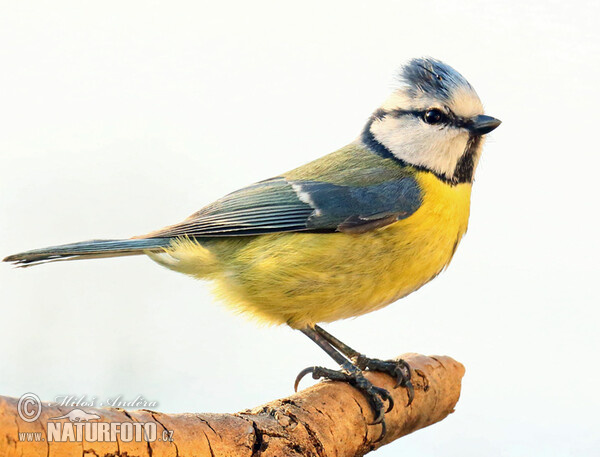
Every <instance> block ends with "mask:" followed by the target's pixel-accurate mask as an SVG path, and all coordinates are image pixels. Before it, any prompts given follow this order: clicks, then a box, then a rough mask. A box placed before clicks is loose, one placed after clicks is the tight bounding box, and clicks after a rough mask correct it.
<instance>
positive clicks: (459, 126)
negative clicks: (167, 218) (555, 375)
mask: <svg viewBox="0 0 600 457" xmlns="http://www.w3.org/2000/svg"><path fill="white" fill-rule="evenodd" d="M398 82H399V85H398V87H397V89H396V90H394V91H393V93H392V94H391V95H390V96H389V97H388V98H387V99H386V100H385V101H384V103H383V104H382V105H381V106H380V107H379V108H378V109H377V110H376V111H375V112H374V113H373V114H372V115H371V117H370V118H369V119H368V121H367V123H366V125H365V126H364V129H363V130H362V133H361V134H360V135H359V137H358V138H357V139H356V140H354V141H353V142H351V143H350V144H348V145H347V146H344V147H342V148H341V149H339V150H337V151H335V152H333V153H331V154H329V155H326V156H324V157H321V158H319V159H317V160H315V161H313V162H310V163H308V164H306V165H303V166H301V167H299V168H296V169H294V170H292V171H288V172H287V173H283V174H281V175H279V176H277V177H274V178H271V179H267V180H265V181H260V182H258V183H256V184H252V185H250V186H247V187H244V188H242V189H240V190H237V191H235V192H233V193H231V194H229V195H226V196H225V197H223V198H221V199H220V200H217V201H216V202H214V203H212V204H210V205H208V206H205V207H204V208H203V209H201V210H200V211H198V212H197V213H194V214H192V215H191V216H190V217H188V218H187V219H185V220H184V221H182V222H180V223H178V224H175V225H171V226H168V227H166V228H163V229H160V230H157V231H155V232H152V233H149V234H147V235H142V236H136V237H133V238H131V239H126V240H93V241H84V242H79V243H73V244H66V245H62V246H53V247H49V248H44V249H36V250H32V251H27V252H23V253H20V254H15V255H11V256H8V257H6V258H5V259H4V261H5V262H14V263H16V264H17V265H19V266H30V265H37V264H40V263H44V262H52V261H56V260H75V259H90V258H99V257H115V256H127V255H142V254H143V255H147V256H149V257H150V258H151V259H152V260H154V261H155V262H157V263H159V264H160V265H163V266H165V267H167V268H169V269H171V270H174V271H177V272H181V273H185V274H187V275H190V276H193V277H195V278H200V279H206V280H209V281H211V282H212V284H213V286H214V290H215V292H216V294H217V295H218V296H219V297H221V298H222V299H223V300H224V301H225V302H226V303H227V304H229V306H231V307H233V309H235V310H237V311H240V312H243V313H245V314H247V315H249V316H252V317H254V318H257V319H259V320H261V321H263V322H267V323H272V324H287V325H289V326H290V327H292V328H294V329H299V330H300V331H302V332H303V333H305V334H306V335H307V336H308V337H309V338H310V339H312V340H313V341H314V342H315V343H317V344H318V345H319V346H320V347H321V348H322V349H324V350H325V351H326V352H327V353H328V354H329V355H330V356H331V357H332V358H333V359H334V360H335V361H336V362H337V363H338V364H339V365H340V367H341V370H339V371H336V370H330V369H327V368H323V367H311V368H309V369H307V370H304V371H303V372H302V373H301V375H303V374H306V373H308V372H312V374H313V377H315V378H318V377H323V378H329V379H337V380H345V381H348V382H350V383H351V384H352V385H354V386H356V387H357V388H359V389H360V390H361V391H362V392H363V393H364V395H365V396H366V397H367V398H368V399H369V401H370V404H371V406H372V408H373V410H374V414H375V421H374V423H383V419H384V411H385V408H384V404H385V402H386V401H390V400H391V397H390V396H389V393H388V392H386V391H385V390H383V389H380V388H376V387H374V386H373V385H372V384H371V383H370V382H369V381H368V380H367V379H366V378H364V376H363V371H364V370H369V369H370V370H379V371H384V372H388V373H390V374H392V375H393V376H395V377H396V378H397V381H398V385H401V386H405V387H407V392H408V393H407V395H408V401H409V402H410V400H411V398H412V384H411V382H410V373H411V372H410V367H408V365H407V364H406V363H405V362H403V361H402V360H400V361H382V360H378V359H370V358H367V357H365V356H363V355H361V354H360V353H358V352H357V351H355V350H354V349H352V348H350V347H349V346H347V345H345V344H344V343H342V342H341V341H339V340H338V339H336V338H335V337H333V336H332V335H330V334H329V333H327V332H326V331H325V330H324V329H323V328H321V327H320V326H319V325H317V324H318V323H321V322H331V321H335V320H338V319H344V318H348V317H352V316H358V315H361V314H364V313H368V312H371V311H374V310H377V309H379V308H381V307H383V306H386V305H388V304H390V303H392V302H395V301H396V300H398V299H399V298H402V297H404V296H406V295H408V294H410V293H411V292H413V291H415V290H417V289H418V288H420V287H421V286H422V285H424V284H425V283H427V282H429V281H431V280H432V279H433V278H435V277H436V276H437V275H438V274H439V273H440V272H441V271H442V270H443V269H444V268H445V267H446V266H447V265H448V263H449V262H450V260H451V259H452V256H453V254H454V252H455V250H456V248H457V246H458V244H459V242H460V240H461V239H462V237H463V235H464V234H465V232H466V230H467V223H468V219H469V206H470V197H471V187H472V184H473V176H474V173H475V169H476V167H477V163H478V162H479V158H480V156H481V151H482V146H483V142H484V135H486V134H487V133H489V132H491V131H492V130H494V129H495V128H496V127H498V126H499V125H500V121H499V120H498V119H495V118H493V117H490V116H487V115H485V114H483V106H482V104H481V101H480V99H479V97H478V95H477V94H476V92H475V90H474V89H473V87H472V86H471V85H470V84H469V82H468V81H467V80H466V79H465V78H464V77H463V76H462V75H460V74H459V73H458V72H457V71H455V70H454V69H453V68H451V67H450V66H448V65H446V64H444V63H442V62H440V61H438V60H435V59H431V58H419V59H413V60H411V61H410V62H409V63H407V64H406V65H405V66H403V67H402V69H401V70H400V72H399V77H398ZM298 380H299V378H298V379H297V380H296V384H297V382H298ZM382 434H383V433H382Z"/></svg>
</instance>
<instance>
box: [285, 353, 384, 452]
mask: <svg viewBox="0 0 600 457" xmlns="http://www.w3.org/2000/svg"><path fill="white" fill-rule="evenodd" d="M308 373H312V377H313V378H314V379H320V378H324V379H329V380H331V381H342V382H347V383H348V384H350V385H351V386H353V387H355V388H356V389H358V390H359V391H360V392H361V393H362V394H363V396H364V397H365V398H366V399H367V401H368V402H369V406H370V407H371V410H372V412H373V416H374V418H373V421H371V422H369V425H377V424H381V427H382V428H381V434H380V435H379V438H378V439H377V440H376V441H375V442H379V441H381V440H382V439H383V438H384V437H385V434H386V431H387V427H386V425H385V414H386V413H388V412H390V411H391V410H392V408H393V407H394V400H393V399H392V396H391V395H390V393H389V392H388V391H387V390H385V389H383V388H381V387H377V386H374V385H373V384H372V383H371V381H369V380H368V379H367V378H365V377H364V375H363V373H362V371H361V370H359V369H358V368H356V367H355V366H354V365H352V364H350V363H348V364H344V365H343V366H342V369H341V370H331V369H329V368H324V367H308V368H305V369H304V370H302V371H301V372H300V373H298V376H296V380H295V382H294V389H295V390H296V391H297V390H298V384H299V383H300V380H301V379H302V378H303V377H304V376H306V375H307V374H308ZM385 402H387V403H388V407H387V408H385V407H384V403H385Z"/></svg>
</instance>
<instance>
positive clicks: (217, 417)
mask: <svg viewBox="0 0 600 457" xmlns="http://www.w3.org/2000/svg"><path fill="white" fill-rule="evenodd" d="M402 358H403V359H405V360H406V361H407V362H408V363H409V364H410V365H411V368H412V377H413V384H414V387H415V398H414V401H413V402H412V404H411V405H410V406H406V404H407V393H406V390H405V389H404V388H401V387H400V388H397V389H394V388H393V386H394V380H392V378H391V377H389V376H388V375H385V374H382V373H368V374H367V377H368V378H369V379H370V380H371V381H372V382H373V383H374V384H375V385H377V386H380V387H383V388H385V389H387V390H388V391H389V392H390V393H391V394H392V396H393V398H394V401H395V404H396V406H395V407H394V409H393V410H392V411H391V412H389V413H387V414H386V416H385V420H386V423H387V428H388V431H387V435H386V436H385V438H384V439H383V440H382V441H380V442H376V440H377V439H378V437H379V436H380V433H381V425H369V423H370V422H371V421H372V419H373V415H372V413H371V410H370V408H369V405H368V403H367V401H366V400H365V398H364V397H363V396H362V394H361V393H360V392H358V391H357V390H355V389H354V388H353V387H351V386H349V385H347V384H345V383H340V382H329V381H327V382H319V383H317V384H316V385H314V386H311V387H309V388H307V389H305V390H303V391H301V392H298V393H296V394H294V395H291V396H290V397H287V398H284V399H280V400H275V401H272V402H270V403H268V404H266V405H263V406H259V407H257V408H253V409H248V410H244V411H241V412H239V413H235V414H210V413H202V414H165V413H159V412H155V411H148V410H137V411H125V410H122V409H117V408H87V407H83V408H81V409H83V410H85V412H86V413H89V414H97V415H99V416H100V419H96V420H90V422H119V423H123V422H142V423H144V422H154V423H156V427H157V431H158V433H157V438H158V439H157V440H156V441H154V442H151V443H148V442H145V441H142V442H135V441H132V442H126V441H124V440H123V439H122V438H123V437H122V436H121V437H118V440H117V441H115V442H88V441H86V440H85V438H84V440H83V441H79V442H78V441H75V442H73V441H69V442H56V441H52V442H48V440H47V431H48V428H47V427H48V425H47V423H48V422H55V423H57V422H63V423H64V424H63V425H62V426H61V427H70V426H71V424H68V425H66V424H67V423H68V422H69V419H68V418H64V419H61V420H50V421H49V419H50V418H53V417H58V416H63V415H65V414H67V413H69V412H70V411H71V410H73V409H74V408H71V407H64V406H61V407H59V406H51V405H49V404H47V403H43V406H42V408H41V416H40V417H39V418H38V419H36V420H35V421H33V422H25V421H24V420H22V419H21V418H20V417H19V415H18V400H19V399H17V398H10V397H0V456H6V457H16V456H19V457H21V456H25V457H29V456H31V457H36V456H40V457H41V456H44V457H53V456H61V457H70V456H78V457H82V456H83V457H86V456H87V457H92V456H97V457H103V456H127V457H134V456H144V457H146V456H152V457H162V456H182V457H183V456H207V457H221V456H241V457H243V456H247V457H255V456H261V457H267V456H278V457H281V456H303V457H304V456H318V457H325V456H327V457H334V456H337V457H341V456H348V457H349V456H362V455H364V454H366V453H367V452H369V451H371V450H373V449H377V448H378V447H380V446H384V445H386V444H388V443H390V442H392V441H394V440H396V439H398V438H400V437H402V436H404V435H407V434H409V433H412V432H414V431H415V430H418V429H421V428H423V427H427V426H428V425H431V424H433V423H435V422H438V421H440V420H442V419H444V418H445V417H446V416H447V415H448V414H450V413H451V412H453V411H454V406H455V405H456V402H457V401H458V398H459V395H460V385H461V379H462V377H463V374H464V367H463V366H462V365H461V364H460V363H458V362H456V361H455V360H453V359H451V358H450V357H446V356H431V357H426V356H423V355H418V354H404V355H403V356H402ZM304 382H307V380H305V381H304ZM73 424H74V423H73ZM165 430H172V431H173V435H172V438H173V441H163V440H162V439H163V437H167V434H165V435H164V436H163V431H165ZM27 432H41V435H39V436H41V437H42V439H43V441H39V442H35V441H31V442H29V441H26V439H27V438H26V437H27V435H26V433H27ZM30 436H33V435H30ZM23 440H25V441H23Z"/></svg>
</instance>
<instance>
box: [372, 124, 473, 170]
mask: <svg viewBox="0 0 600 457" xmlns="http://www.w3.org/2000/svg"><path fill="white" fill-rule="evenodd" d="M371 132H372V133H373V136H374V137H375V139H376V140H377V141H378V142H379V143H381V144H383V145H384V146H385V147H386V148H387V149H388V150H389V151H390V152H391V153H392V154H394V156H395V157H397V158H399V159H400V160H403V161H405V162H407V163H409V164H412V165H417V166H422V167H425V168H427V169H429V170H432V171H434V172H436V173H438V174H441V175H444V176H446V177H447V178H448V179H451V178H452V176H453V175H454V171H455V169H456V165H457V163H458V161H459V159H460V158H461V157H462V155H463V153H464V152H465V149H466V146H467V141H468V139H469V134H468V133H467V132H465V131H462V130H460V129H456V128H453V127H450V126H442V125H428V124H425V123H424V122H423V121H421V120H420V119H418V118H417V117H414V116H410V115H408V116H400V117H398V118H396V117H392V116H387V117H385V118H383V119H381V120H378V121H377V120H376V121H375V122H373V124H372V125H371Z"/></svg>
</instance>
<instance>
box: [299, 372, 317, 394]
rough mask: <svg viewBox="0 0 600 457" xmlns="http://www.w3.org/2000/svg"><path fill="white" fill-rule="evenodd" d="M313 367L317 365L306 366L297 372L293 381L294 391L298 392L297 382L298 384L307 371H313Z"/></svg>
mask: <svg viewBox="0 0 600 457" xmlns="http://www.w3.org/2000/svg"><path fill="white" fill-rule="evenodd" d="M315 368H317V367H308V368H305V369H304V370H302V371H301V372H300V373H298V376H296V380H295V381H294V392H298V384H300V381H301V380H302V378H303V377H304V376H306V375H307V374H308V373H314V371H315Z"/></svg>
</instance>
